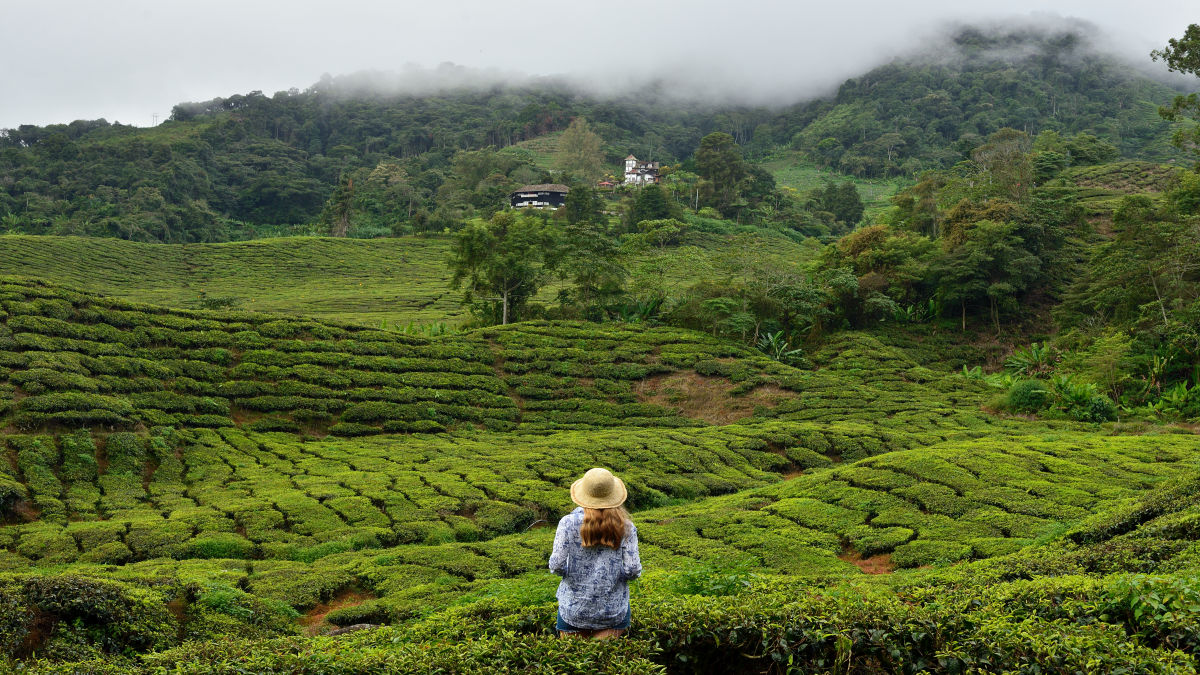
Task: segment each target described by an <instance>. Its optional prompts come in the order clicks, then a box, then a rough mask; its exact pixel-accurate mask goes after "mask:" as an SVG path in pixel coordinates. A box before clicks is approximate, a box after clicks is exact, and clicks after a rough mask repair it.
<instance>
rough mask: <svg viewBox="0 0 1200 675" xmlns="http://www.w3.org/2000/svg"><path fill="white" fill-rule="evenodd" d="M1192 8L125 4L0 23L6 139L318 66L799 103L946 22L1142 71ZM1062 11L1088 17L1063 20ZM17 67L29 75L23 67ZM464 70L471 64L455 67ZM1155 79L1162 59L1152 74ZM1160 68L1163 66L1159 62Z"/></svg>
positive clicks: (759, 1) (1020, 2)
mask: <svg viewBox="0 0 1200 675" xmlns="http://www.w3.org/2000/svg"><path fill="white" fill-rule="evenodd" d="M1190 10H1191V7H1190V3H1187V2H1182V1H1178V2H1160V3H1156V4H1155V6H1154V8H1153V11H1146V9H1145V8H1144V7H1141V6H1137V5H1134V4H1131V3H1126V2H1086V3H1085V2H1059V3H1053V6H1052V7H1049V8H1047V7H1046V3H1042V2H1033V1H1031V0H1017V1H1015V2H1008V3H1004V4H1003V5H1001V4H999V3H987V4H983V3H980V4H973V5H972V6H971V7H970V8H964V7H963V5H962V3H953V2H949V1H948V0H924V1H922V2H916V3H905V4H903V5H897V4H894V3H882V2H865V3H864V2H860V3H846V4H843V5H826V6H820V7H815V6H812V5H810V4H808V3H795V4H792V5H782V4H780V3H771V2H765V1H763V0H752V1H750V2H745V3H740V4H739V5H738V7H737V9H736V11H732V10H731V9H730V8H729V7H728V6H727V5H725V4H718V3H714V2H699V3H696V2H692V3H684V2H678V1H669V2H662V3H656V4H655V5H654V6H652V7H639V8H638V9H636V10H634V11H626V10H621V9H604V10H602V11H598V10H597V9H596V8H595V6H593V5H586V6H578V7H577V6H573V5H565V4H558V5H548V4H545V3H534V2H529V1H527V0H524V1H519V2H514V3H508V4H506V5H505V6H504V8H503V9H502V10H498V9H496V7H495V5H493V4H490V3H484V2H475V1H464V2H452V3H441V4H436V5H422V6H412V5H409V4H389V3H382V2H358V3H352V4H349V5H345V6H342V7H339V8H338V9H337V10H331V9H330V8H329V6H328V5H326V4H324V3H316V2H310V1H307V0H304V1H298V2H294V3H290V4H289V5H288V8H287V10H286V11H281V10H280V9H279V8H278V6H277V5H274V4H272V3H264V2H237V3H234V2H229V1H227V0H220V1H217V2H212V3H206V4H204V5H203V6H195V5H193V6H176V5H164V4H162V3H150V2H147V1H143V0H134V1H131V2H123V3H121V4H120V5H119V7H116V8H114V7H112V6H109V5H95V4H93V3H84V2H71V1H61V0H60V1H57V2H54V1H51V2H44V3H27V4H25V5H22V6H15V7H11V8H8V9H7V10H6V20H5V21H4V22H3V23H2V24H0V62H2V63H5V64H6V68H4V69H0V87H3V89H4V90H5V91H7V92H20V95H19V96H6V97H5V99H6V100H5V103H4V105H3V106H0V128H4V127H15V126H17V125H20V124H48V123H57V122H68V121H71V120H73V119H94V118H101V117H103V118H106V119H108V120H110V121H112V120H120V121H122V122H125V123H132V124H136V125H139V126H144V125H149V124H151V123H152V122H153V121H154V120H155V117H154V116H155V115H156V114H157V115H158V117H157V119H158V120H160V121H161V119H163V118H164V117H165V116H166V115H167V114H168V112H169V111H170V108H171V106H172V105H174V104H175V103H178V102H180V101H188V100H193V101H194V100H206V99H210V98H213V97H215V96H227V95H229V94H230V93H232V92H247V91H254V90H259V91H263V92H266V93H268V94H270V93H271V92H274V91H278V90H286V89H289V88H291V87H303V86H305V85H306V84H307V83H311V82H314V81H315V80H317V79H318V77H319V75H320V74H321V73H331V74H335V75H336V74H339V73H353V72H360V71H376V72H399V73H401V76H400V78H399V79H400V80H401V81H406V82H407V83H408V85H409V86H414V87H416V90H417V91H420V90H421V87H428V86H431V85H440V84H441V83H442V82H443V80H442V78H444V77H448V78H449V80H450V81H451V82H457V83H461V82H463V81H464V80H466V81H470V82H479V81H484V82H493V81H512V80H514V79H515V80H522V79H524V78H527V77H534V78H538V77H545V76H556V77H565V78H567V79H569V80H570V81H572V82H576V83H579V84H581V85H583V86H585V87H586V88H587V90H589V91H592V92H595V93H614V92H624V91H629V90H631V89H637V88H640V87H643V86H645V85H646V84H648V83H657V84H658V86H659V87H660V88H661V89H663V90H665V91H667V92H669V93H672V94H677V95H683V96H685V97H687V98H702V99H715V100H718V101H729V100H738V101H740V102H745V103H751V104H763V103H790V102H795V101H797V100H801V99H803V98H806V97H812V96H816V95H820V94H824V93H827V92H829V91H832V89H833V88H834V87H836V86H837V85H838V84H839V83H840V82H841V81H842V80H844V79H845V78H847V77H852V76H855V75H857V74H859V73H861V72H865V71H866V70H869V69H870V68H871V67H873V66H875V65H878V64H880V63H884V62H887V61H889V60H891V59H892V58H895V57H896V56H897V55H903V54H907V53H912V52H913V51H914V50H917V49H923V50H926V51H928V49H929V47H930V46H931V45H937V44H939V43H940V42H941V40H940V39H939V36H940V35H943V34H945V32H946V28H947V27H953V26H955V25H957V24H960V23H962V22H972V23H977V22H981V21H989V22H993V21H1003V22H1012V23H1016V24H1025V25H1028V24H1033V25H1036V26H1039V27H1043V28H1048V29H1050V30H1055V29H1056V28H1055V27H1056V26H1058V27H1061V26H1065V25H1077V24H1078V23H1079V22H1080V21H1083V22H1086V23H1088V24H1090V25H1091V26H1093V28H1092V30H1093V32H1094V33H1095V34H1096V35H1097V36H1098V39H1099V42H1100V43H1101V44H1103V45H1104V46H1105V51H1112V52H1115V53H1117V54H1120V55H1123V56H1125V57H1127V58H1128V59H1129V60H1130V61H1131V62H1147V61H1148V58H1147V57H1146V55H1147V53H1148V52H1149V50H1150V49H1152V48H1155V47H1160V46H1162V44H1164V43H1165V41H1166V39H1167V38H1169V37H1172V36H1174V35H1176V34H1178V33H1179V32H1180V31H1181V30H1182V29H1183V27H1184V26H1186V25H1187V23H1188V22H1189V21H1190V20H1192V19H1194V16H1192V13H1191V12H1190ZM1062 17H1078V19H1074V18H1073V19H1064V18H1062ZM18 64H19V65H18ZM438 64H458V65H460V66H462V67H463V68H456V67H453V66H450V65H443V66H438ZM1147 67H1148V68H1151V67H1153V66H1147ZM1156 71H1157V72H1165V69H1156Z"/></svg>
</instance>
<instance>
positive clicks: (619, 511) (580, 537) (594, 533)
mask: <svg viewBox="0 0 1200 675" xmlns="http://www.w3.org/2000/svg"><path fill="white" fill-rule="evenodd" d="M627 495H628V492H627V491H626V489H625V484H624V483H622V482H621V479H620V478H617V477H616V476H614V475H612V473H610V472H609V471H608V469H600V468H596V469H591V470H589V471H588V472H587V473H585V474H584V475H583V478H580V479H579V480H577V481H575V482H574V483H572V484H571V501H573V502H575V503H576V504H578V505H579V508H577V509H575V510H574V511H572V512H570V513H568V514H567V515H565V516H563V518H562V520H560V521H558V533H557V534H555V535H554V551H553V552H552V553H551V554H550V569H551V570H552V571H553V572H554V573H555V574H558V575H559V576H561V577H562V578H563V580H562V582H561V583H559V585H558V634H559V635H563V636H566V635H574V636H580V637H594V638H598V639H602V638H610V637H617V636H618V635H621V634H622V633H624V632H625V631H626V630H627V629H628V628H629V619H630V612H629V580H630V579H636V578H637V577H638V575H639V574H641V573H642V561H641V558H639V557H638V541H637V528H636V527H634V526H633V522H632V521H631V520H629V514H627V513H625V509H623V508H621V505H622V504H624V503H625V497H626V496H627Z"/></svg>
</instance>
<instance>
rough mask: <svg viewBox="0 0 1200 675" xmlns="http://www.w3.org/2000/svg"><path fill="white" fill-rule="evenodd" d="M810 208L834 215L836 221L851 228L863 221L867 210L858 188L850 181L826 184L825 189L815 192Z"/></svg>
mask: <svg viewBox="0 0 1200 675" xmlns="http://www.w3.org/2000/svg"><path fill="white" fill-rule="evenodd" d="M809 206H810V208H812V209H813V210H814V211H825V212H827V213H832V214H833V218H834V220H836V221H837V222H839V223H841V224H842V225H845V226H846V227H851V228H852V227H854V226H855V225H857V224H858V221H860V220H862V216H863V211H864V210H865V208H864V207H863V202H862V197H860V196H859V194H858V188H856V187H854V183H852V182H850V181H845V182H843V183H841V184H840V185H835V184H833V183H826V184H825V186H824V187H822V188H818V189H816V190H814V191H813V193H812V196H811V197H810V199H809Z"/></svg>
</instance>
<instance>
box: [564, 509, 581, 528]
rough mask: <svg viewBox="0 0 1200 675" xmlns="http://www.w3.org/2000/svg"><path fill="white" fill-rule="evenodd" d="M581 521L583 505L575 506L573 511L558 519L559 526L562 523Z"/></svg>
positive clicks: (569, 523) (570, 523)
mask: <svg viewBox="0 0 1200 675" xmlns="http://www.w3.org/2000/svg"><path fill="white" fill-rule="evenodd" d="M581 521H583V507H582V506H576V507H575V510H574V511H571V512H570V513H568V514H567V515H565V516H563V517H562V518H559V519H558V525H559V527H562V526H563V525H572V524H576V523H579V522H581Z"/></svg>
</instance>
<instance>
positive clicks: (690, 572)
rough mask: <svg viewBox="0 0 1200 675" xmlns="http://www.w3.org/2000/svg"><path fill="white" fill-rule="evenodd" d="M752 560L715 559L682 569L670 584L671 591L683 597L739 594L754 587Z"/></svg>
mask: <svg viewBox="0 0 1200 675" xmlns="http://www.w3.org/2000/svg"><path fill="white" fill-rule="evenodd" d="M753 568H754V561H753V559H752V558H742V559H740V560H729V559H723V560H717V561H711V562H706V563H703V564H699V565H694V566H691V567H688V568H685V569H684V570H682V571H681V572H678V573H676V574H675V576H673V577H672V578H671V580H670V582H669V585H670V587H671V590H673V591H674V592H676V593H681V594H683V595H704V596H725V595H738V594H739V593H742V592H743V591H747V590H749V589H750V588H751V587H753V585H754V580H755V576H756V575H755V574H754V573H753V571H752V570H753Z"/></svg>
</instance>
